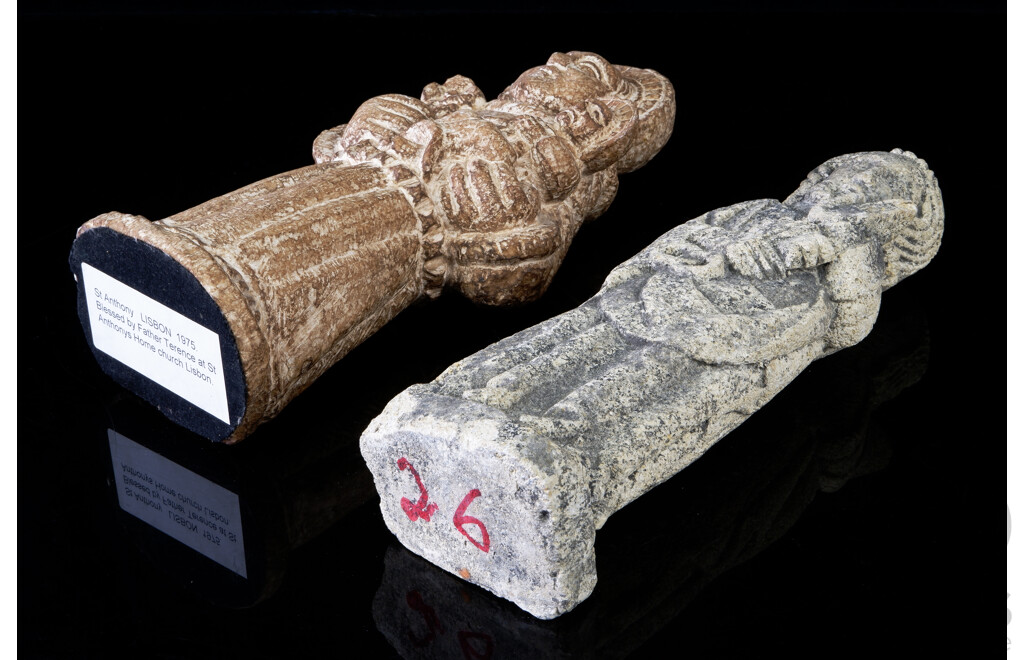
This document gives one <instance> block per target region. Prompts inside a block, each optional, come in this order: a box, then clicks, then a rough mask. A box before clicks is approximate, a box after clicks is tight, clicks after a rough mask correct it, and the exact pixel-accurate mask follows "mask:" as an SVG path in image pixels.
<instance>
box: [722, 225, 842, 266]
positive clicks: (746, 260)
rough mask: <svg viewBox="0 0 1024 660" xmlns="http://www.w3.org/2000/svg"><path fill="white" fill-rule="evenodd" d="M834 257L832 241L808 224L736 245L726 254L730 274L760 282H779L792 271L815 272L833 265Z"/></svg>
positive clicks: (791, 226)
mask: <svg viewBox="0 0 1024 660" xmlns="http://www.w3.org/2000/svg"><path fill="white" fill-rule="evenodd" d="M835 254H836V250H835V246H834V245H833V243H832V241H831V240H830V239H829V238H828V237H827V236H825V235H824V234H822V233H821V232H820V231H819V230H818V229H817V227H815V226H814V225H812V224H811V223H808V222H795V223H793V224H792V225H789V226H786V227H784V228H783V229H781V230H780V231H777V232H771V233H769V234H767V235H764V236H752V237H750V238H747V239H745V240H741V241H737V242H736V243H733V244H731V245H729V246H728V247H726V250H725V257H726V260H727V261H728V263H729V265H730V266H731V267H732V268H733V270H735V271H736V272H738V273H740V274H741V275H744V276H746V277H753V278H756V279H759V280H770V279H779V278H782V277H785V276H786V273H787V272H788V271H790V270H794V269H801V268H817V267H818V266H821V265H823V264H826V263H828V262H830V261H832V260H833V259H834V258H835Z"/></svg>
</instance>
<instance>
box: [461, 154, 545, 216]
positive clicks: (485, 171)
mask: <svg viewBox="0 0 1024 660" xmlns="http://www.w3.org/2000/svg"><path fill="white" fill-rule="evenodd" d="M513 162H514V161H513ZM539 202H540V197H539V195H538V194H537V192H536V190H535V189H534V188H533V187H532V186H531V185H529V184H523V183H521V182H520V181H519V179H518V178H517V177H516V172H515V169H514V168H513V164H511V163H508V162H506V161H495V160H489V159H486V158H480V157H477V156H473V155H469V156H467V157H464V158H463V159H460V160H457V161H456V162H455V163H453V164H452V165H451V167H450V168H449V169H448V170H447V172H446V173H445V176H444V179H443V181H442V182H441V204H442V206H443V207H444V211H445V214H446V215H447V216H448V219H449V220H450V221H451V222H452V223H453V224H454V225H456V226H458V227H459V228H460V229H463V230H467V231H472V232H479V231H495V230H498V231H500V230H503V229H511V228H516V227H524V226H526V225H529V224H532V223H534V222H535V220H536V215H537V211H538V210H539V206H540V204H539Z"/></svg>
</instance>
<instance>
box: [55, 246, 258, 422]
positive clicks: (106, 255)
mask: <svg viewBox="0 0 1024 660" xmlns="http://www.w3.org/2000/svg"><path fill="white" fill-rule="evenodd" d="M82 262H85V263H87V264H89V265H90V266H93V267H94V268H96V269H98V270H100V271H102V272H104V273H106V274H107V275H109V276H110V277H113V278H114V279H116V280H119V281H120V282H122V283H123V284H126V285H127V286H130V287H131V288H133V289H135V290H136V291H138V292H140V293H142V294H143V295H146V296H148V297H150V298H152V299H153V300H155V301H156V302H159V303H161V304H163V305H166V306H167V307H170V308H171V309H173V310H175V311H177V312H178V313H179V314H182V315H183V316H187V317H188V318H189V319H191V320H193V321H195V322H196V323H198V324H199V325H201V326H203V327H205V328H208V329H209V330H212V331H213V332H215V333H216V334H217V336H218V337H220V353H221V361H222V364H223V370H224V385H225V387H226V390H227V403H228V413H229V418H230V419H231V424H225V423H224V421H223V420H221V419H218V418H217V417H215V416H213V415H211V414H210V413H208V412H207V411H205V410H203V409H202V408H200V407H199V406H197V405H195V404H193V403H191V402H189V401H186V400H185V399H183V398H181V397H180V396H178V395H177V394H175V393H174V392H171V391H170V390H168V389H167V388H165V387H164V386H162V385H160V384H159V383H156V382H154V381H153V380H151V379H150V378H149V377H147V376H144V375H143V374H141V373H139V372H138V371H136V370H135V369H132V368H131V367H129V366H127V365H125V364H124V363H123V362H121V361H120V360H117V359H115V358H113V357H111V356H110V355H107V354H106V353H104V352H103V351H101V350H98V349H97V348H96V346H95V345H94V344H93V336H92V328H91V326H90V321H89V309H88V302H89V301H88V297H87V292H86V291H85V287H84V279H83V277H82ZM70 263H71V270H72V272H74V274H75V278H76V280H77V282H78V318H79V320H80V321H81V322H82V328H83V329H84V330H85V336H86V339H87V341H88V342H89V347H90V348H92V352H93V355H94V356H95V357H96V361H97V362H98V363H99V365H100V367H101V368H102V369H103V371H104V372H105V373H106V374H107V375H109V376H110V377H111V378H113V379H114V380H115V381H117V383H118V384H120V385H122V386H124V387H126V388H127V389H129V390H131V391H132V392H135V393H136V394H138V395H139V396H141V397H142V398H143V399H145V400H146V401H148V402H150V403H151V404H153V405H154V406H156V407H157V408H159V410H160V412H162V413H163V414H164V415H166V416H167V417H168V418H170V419H171V420H172V421H174V422H176V423H177V424H180V425H181V426H184V427H185V428H187V429H189V430H190V431H193V432H195V433H198V434H199V435H202V436H204V437H206V438H209V439H210V440H215V441H221V440H224V439H225V438H227V437H228V436H229V435H230V434H231V432H232V431H234V429H235V427H236V426H238V423H239V422H240V421H241V419H242V415H243V413H244V412H245V400H246V387H245V375H244V373H243V371H242V363H241V359H240V358H239V355H238V346H237V345H236V343H235V337H234V335H233V334H232V332H231V329H230V327H229V326H228V323H227V320H226V319H225V318H224V314H223V313H222V312H221V311H220V308H219V307H218V306H217V303H216V302H214V300H213V298H212V297H210V294H209V293H207V291H206V289H204V288H203V286H202V284H200V283H199V280H197V279H196V278H195V276H194V275H192V273H190V272H188V270H186V269H185V267H184V266H182V265H181V264H179V263H178V262H177V261H175V260H174V259H172V258H171V257H170V256H168V255H167V254H165V253H163V252H161V251H160V250H158V249H156V248H155V247H153V246H151V245H149V244H147V243H143V242H142V241H138V240H136V239H134V238H131V237H129V236H125V235H124V234H120V233H118V232H116V231H114V230H112V229H107V228H103V227H100V228H96V229H91V230H89V231H87V232H85V233H84V234H82V235H81V236H80V237H78V238H77V239H76V240H75V242H74V245H73V246H72V248H71V257H70Z"/></svg>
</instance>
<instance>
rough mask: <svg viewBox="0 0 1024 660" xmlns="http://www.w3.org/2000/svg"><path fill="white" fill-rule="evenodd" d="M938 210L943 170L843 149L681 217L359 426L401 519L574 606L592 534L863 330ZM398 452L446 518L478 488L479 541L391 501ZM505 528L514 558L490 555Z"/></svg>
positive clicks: (522, 589) (407, 527) (463, 563)
mask: <svg viewBox="0 0 1024 660" xmlns="http://www.w3.org/2000/svg"><path fill="white" fill-rule="evenodd" d="M942 221H943V211H942V199H941V195H940V193H939V189H938V185H937V183H936V181H935V178H934V176H933V175H932V173H931V172H930V171H929V170H928V169H927V166H926V165H925V164H924V162H923V161H921V160H920V159H918V158H916V157H915V156H914V155H913V154H910V153H904V152H901V151H899V150H896V151H894V152H892V153H862V154H852V155H848V156H841V157H839V158H835V159H832V160H830V161H828V162H827V163H825V164H824V165H822V166H821V167H820V168H818V169H817V170H815V171H814V172H812V173H811V175H810V177H809V178H808V179H807V180H806V181H805V182H804V183H803V184H802V185H801V186H800V187H799V188H798V189H797V191H796V192H795V193H793V195H791V196H790V197H789V198H788V199H786V200H785V202H783V203H779V202H777V201H775V200H759V201H754V202H747V203H743V204H737V205H734V206H731V207H727V208H724V209H719V210H717V211H713V212H711V213H708V214H706V215H704V216H701V217H700V218H697V219H695V220H692V221H690V222H688V223H686V224H684V225H681V226H679V227H677V228H676V229H673V230H672V231H670V232H668V233H667V234H665V235H664V236H662V237H661V238H659V239H658V240H657V241H655V242H654V243H653V244H652V245H651V246H649V247H648V248H647V249H645V250H644V251H643V252H641V253H640V254H638V255H637V256H636V257H634V258H632V259H630V260H629V261H627V262H625V263H624V264H622V265H621V266H619V267H618V268H616V269H615V270H614V271H613V272H612V273H611V275H609V277H608V279H607V280H606V281H605V283H604V285H603V286H602V288H601V291H600V292H599V293H598V294H597V295H596V296H595V297H594V298H592V299H591V300H589V301H587V302H586V303H584V304H583V305H581V306H580V307H578V308H577V309H574V310H572V311H570V312H567V313H565V314H563V315H561V316H558V317H556V318H553V319H551V320H549V321H547V322H545V323H542V324H540V325H537V326H534V327H533V328H529V329H527V330H525V331H523V332H520V333H519V334H517V335H514V336H513V337H510V338H508V339H505V340H504V341H501V342H498V343H497V344H494V345H493V346H490V347H488V348H487V349H484V350H483V351H480V352H479V353H476V354H475V355H472V356H470V357H468V358H466V359H465V360H462V361H461V362H459V363H457V364H455V365H453V366H452V367H451V368H449V369H448V370H447V371H446V372H445V373H444V374H442V375H441V376H440V377H439V378H438V379H437V380H436V381H435V382H434V383H431V384H429V385H425V386H416V387H413V388H410V389H409V390H407V391H406V392H405V393H403V394H402V395H400V396H399V397H398V398H396V399H395V400H394V401H392V403H391V404H389V406H388V407H387V408H386V409H385V411H384V413H382V415H381V416H380V417H379V418H378V419H377V420H376V421H375V422H374V423H372V424H371V425H370V427H369V428H368V430H367V432H366V433H364V435H363V438H362V449H363V455H364V457H365V458H366V459H367V462H368V463H369V465H370V467H371V469H372V471H373V472H374V477H375V482H376V484H377V489H378V491H379V492H380V494H381V497H382V503H381V508H382V511H383V512H384V516H385V519H386V520H387V522H388V525H389V527H390V528H391V529H392V531H394V532H395V533H396V535H397V536H398V537H399V539H400V540H401V541H402V542H403V543H404V544H405V545H406V546H407V547H409V548H410V549H412V550H413V551H415V552H417V553H419V554H421V555H423V556H424V557H426V558H428V559H430V560H431V561H433V562H435V563H437V564H439V565H440V566H442V567H444V568H446V569H448V570H450V571H452V572H456V573H458V572H459V571H460V570H465V571H466V573H467V574H469V575H470V576H471V577H470V578H469V579H470V580H471V581H473V582H476V583H477V584H480V585H482V586H485V587H487V588H488V589H491V590H492V591H494V592H495V593H498V594H499V595H501V596H504V597H506V598H509V599H511V600H513V601H514V602H516V603H517V604H519V605H520V606H521V607H523V608H524V609H526V610H528V611H530V612H532V613H534V614H536V615H538V616H542V617H545V618H547V617H551V616H557V615H558V614H560V613H562V612H564V611H567V610H568V609H571V608H572V607H573V606H575V605H576V604H577V603H578V602H580V601H581V600H583V598H585V597H586V596H587V594H589V592H590V590H591V589H592V588H593V584H594V581H595V579H596V577H595V574H594V568H593V561H594V557H593V546H592V544H593V535H594V530H595V529H596V528H600V527H601V525H602V524H603V523H604V521H605V520H606V519H607V518H608V516H609V515H611V514H612V513H613V512H615V511H617V510H618V509H620V508H621V507H622V506H624V505H625V504H627V503H629V502H630V501H632V500H633V499H635V498H636V497H638V496H639V495H641V494H643V493H644V492H646V491H647V490H649V489H650V488H651V487H653V486H655V485H657V484H658V483H661V482H662V481H664V480H665V479H667V478H668V477H670V476H671V475H673V474H674V473H676V472H677V471H678V470H680V469H682V468H683V467H685V466H686V465H688V464H689V463H690V462H692V461H693V460H695V459H696V458H697V457H699V456H700V455H701V454H702V453H703V452H704V451H705V450H706V449H707V448H708V447H709V446H710V445H711V444H713V443H714V442H715V441H717V440H718V439H719V438H721V437H722V436H723V435H725V434H726V433H728V432H729V431H730V430H732V429H733V428H735V427H736V426H737V425H738V424H740V423H741V422H742V421H743V420H744V419H746V418H747V417H748V416H749V415H750V414H751V413H753V412H754V411H755V410H757V409H758V408H759V407H761V406H762V405H764V404H765V403H766V402H767V401H768V400H769V399H771V397H772V396H774V395H775V394H776V393H778V392H779V390H781V389H782V388H783V387H785V385H786V384H787V383H789V382H790V381H791V380H792V379H793V378H794V377H795V376H796V375H797V374H798V373H800V371H802V370H803V369H804V368H805V367H806V366H807V365H808V364H810V362H812V361H813V360H815V359H817V358H819V357H822V356H824V355H827V354H829V353H831V352H833V351H835V350H838V349H839V348H843V347H845V346H849V345H851V344H854V343H856V342H857V341H859V340H860V339H862V338H863V337H864V336H865V335H866V334H867V333H868V332H869V331H870V329H871V326H872V324H873V323H874V319H875V316H876V315H877V312H878V307H879V301H880V298H881V292H882V291H883V290H884V289H885V288H888V287H889V286H892V285H893V284H895V283H896V282H898V281H899V280H900V279H902V278H903V277H906V276H907V275H909V274H911V273H913V272H915V271H916V270H918V269H919V268H921V267H922V266H924V265H925V264H926V263H928V261H929V260H930V259H931V258H932V256H934V254H935V252H936V251H937V249H938V246H939V240H940V238H941V234H942ZM400 457H402V458H405V459H406V460H407V461H409V462H411V464H413V465H415V466H416V467H417V468H418V469H419V474H420V475H421V476H422V479H423V482H424V484H425V487H426V489H427V490H428V491H429V492H430V493H431V496H432V499H431V502H432V503H434V504H436V505H437V507H438V517H439V518H440V517H443V516H445V515H451V511H452V510H453V509H455V507H456V506H457V505H458V504H459V503H460V502H461V501H462V498H464V497H465V493H466V492H468V491H470V490H471V489H476V490H478V491H479V496H478V497H476V498H474V501H473V503H472V507H471V508H470V513H472V515H473V516H475V518H476V519H478V520H479V521H481V524H482V525H484V526H486V528H487V531H488V533H489V540H490V551H489V552H488V553H486V555H483V554H481V553H474V552H472V547H469V548H466V547H464V546H465V543H464V542H463V540H462V538H460V537H461V536H462V535H464V534H465V532H463V534H462V535H460V534H457V533H454V534H453V533H452V532H453V531H462V530H452V529H449V528H450V527H452V526H451V525H449V526H447V527H446V526H443V525H442V526H428V525H422V524H421V525H416V524H409V519H408V518H407V517H405V516H401V515H400V514H401V511H400V509H399V510H398V511H397V514H398V515H396V511H395V509H397V508H398V500H397V499H396V498H395V495H396V493H400V492H406V491H407V490H408V484H407V482H406V480H405V479H403V477H402V475H401V474H399V473H398V471H397V470H396V469H395V467H394V461H396V460H397V459H398V458H400ZM432 484H434V485H432ZM436 484H440V486H437V485H436ZM481 484H494V485H493V486H492V487H491V488H485V487H484V486H483V485H481ZM431 488H433V490H431ZM502 539H503V540H504V541H503V540H502ZM503 542H504V543H505V544H507V545H508V548H507V550H506V552H507V553H508V555H509V556H505V557H499V556H496V554H495V553H496V551H497V549H499V548H502V543H503ZM464 577H465V575H464Z"/></svg>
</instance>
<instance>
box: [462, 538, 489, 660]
mask: <svg viewBox="0 0 1024 660" xmlns="http://www.w3.org/2000/svg"><path fill="white" fill-rule="evenodd" d="M481 529H482V528H481ZM470 641H481V642H483V643H484V648H483V650H482V651H477V650H476V649H475V648H473V646H472V645H471V644H470ZM459 647H461V648H462V657H464V658H466V660H473V659H474V658H479V659H480V660H490V658H491V654H492V653H494V639H493V638H492V637H491V636H490V635H488V634H487V633H480V632H470V631H468V630H460V631H459Z"/></svg>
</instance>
